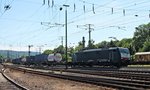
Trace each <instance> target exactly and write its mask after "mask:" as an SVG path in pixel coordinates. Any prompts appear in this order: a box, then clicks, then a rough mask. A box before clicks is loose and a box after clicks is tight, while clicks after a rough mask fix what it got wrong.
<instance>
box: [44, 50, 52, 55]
mask: <svg viewBox="0 0 150 90" xmlns="http://www.w3.org/2000/svg"><path fill="white" fill-rule="evenodd" d="M52 53H53V50H45V51H44V52H43V54H52Z"/></svg>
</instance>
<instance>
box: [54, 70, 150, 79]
mask: <svg viewBox="0 0 150 90" xmlns="http://www.w3.org/2000/svg"><path fill="white" fill-rule="evenodd" d="M53 71H63V72H71V73H80V74H89V75H98V76H108V77H117V78H125V79H132V80H133V79H135V80H143V81H145V82H146V81H149V82H150V73H138V72H125V71H123V72H120V71H87V70H69V69H68V70H58V69H56V70H53Z"/></svg>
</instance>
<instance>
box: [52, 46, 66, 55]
mask: <svg viewBox="0 0 150 90" xmlns="http://www.w3.org/2000/svg"><path fill="white" fill-rule="evenodd" d="M64 50H65V48H64V47H63V46H62V45H60V46H58V47H57V48H55V49H54V52H55V53H56V52H58V53H61V54H64V52H65V51H64Z"/></svg>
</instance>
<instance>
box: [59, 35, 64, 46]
mask: <svg viewBox="0 0 150 90" xmlns="http://www.w3.org/2000/svg"><path fill="white" fill-rule="evenodd" d="M60 39H61V45H62V46H63V43H64V42H63V40H64V39H63V36H60Z"/></svg>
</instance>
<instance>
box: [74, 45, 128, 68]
mask: <svg viewBox="0 0 150 90" xmlns="http://www.w3.org/2000/svg"><path fill="white" fill-rule="evenodd" d="M129 63H130V52H129V50H128V48H121V47H114V48H103V49H89V50H83V51H80V52H76V53H74V54H73V61H72V64H73V65H88V66H92V65H113V66H116V67H121V66H126V65H128V64H129Z"/></svg>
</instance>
